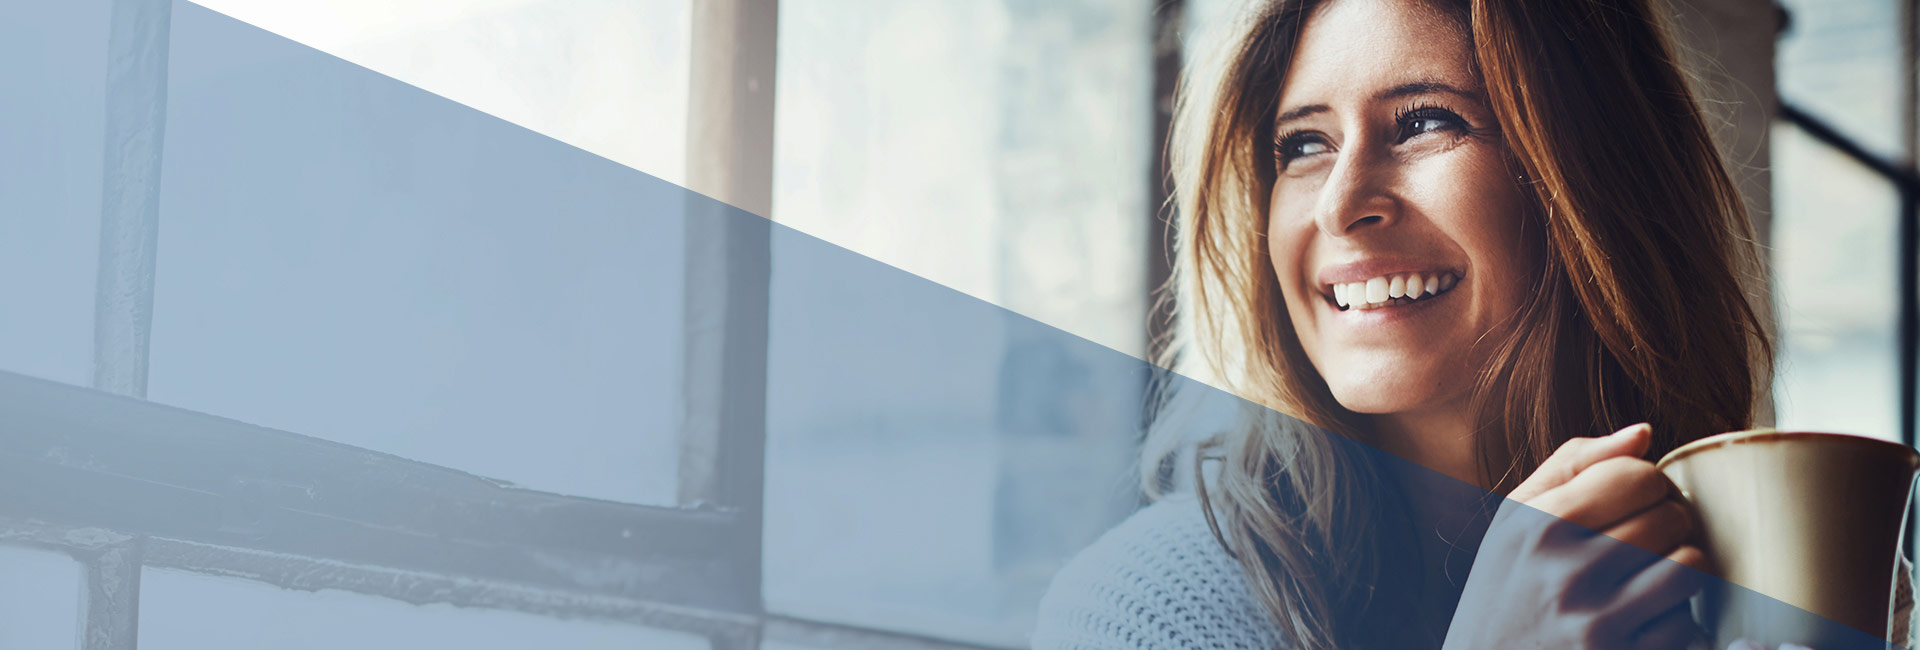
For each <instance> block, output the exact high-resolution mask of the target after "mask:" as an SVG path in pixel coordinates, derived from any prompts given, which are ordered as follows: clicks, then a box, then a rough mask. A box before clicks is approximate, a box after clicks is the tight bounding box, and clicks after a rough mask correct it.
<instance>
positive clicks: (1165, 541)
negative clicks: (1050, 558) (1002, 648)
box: [1033, 494, 1283, 650]
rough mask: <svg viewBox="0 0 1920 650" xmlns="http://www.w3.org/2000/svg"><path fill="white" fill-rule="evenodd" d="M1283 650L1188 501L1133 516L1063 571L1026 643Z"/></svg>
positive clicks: (1195, 504) (1081, 648)
mask: <svg viewBox="0 0 1920 650" xmlns="http://www.w3.org/2000/svg"><path fill="white" fill-rule="evenodd" d="M1281 647H1283V646H1282V644H1281V642H1280V637H1279V631H1278V630H1277V629H1275V627H1274V625H1273V623H1272V622H1271V620H1270V619H1269V618H1267V615H1266V611H1265V610H1263V609H1261V607H1260V603H1259V601H1257V600H1255V599H1254V596H1253V593H1252V592H1251V591H1249V590H1248V588H1247V581H1246V577H1245V574H1243V573H1241V570H1240V565H1239V563H1238V562H1235V561H1234V559H1233V557H1232V556H1229V555H1228V554H1227V551H1226V549H1225V548H1222V547H1221V546H1220V542H1219V540H1217V539H1215V538H1214V536H1213V531H1212V530H1211V529H1209V528H1208V527H1207V520H1206V516H1205V515H1204V514H1202V512H1201V510H1200V502H1199V500H1198V499H1196V498H1194V497H1193V496H1192V495H1190V494H1183V495H1177V496H1170V497H1168V498H1166V499H1163V500H1161V501H1159V502H1158V503H1155V504H1153V505H1150V506H1147V507H1146V508H1144V509H1141V510H1140V511H1139V512H1136V513H1134V514H1133V516H1132V517H1129V518H1128V519H1127V520H1126V521H1125V522H1122V523H1121V524H1120V525H1119V526H1117V527H1115V528H1114V529H1113V530H1110V531H1107V533H1106V534H1105V535H1102V536H1101V537H1100V539H1099V541H1096V542H1094V543H1093V545H1092V546H1089V547H1087V549H1086V550H1084V551H1081V552H1080V554H1079V555H1077V556H1075V557H1074V558H1073V560H1072V561H1070V562H1068V563H1067V566H1066V567H1065V568H1062V569H1061V570H1060V573H1059V574H1057V575H1055V576H1054V578H1053V584H1052V585H1051V586H1050V587H1049V588H1048V589H1047V594H1046V596H1044V597H1043V598H1041V600H1040V613H1039V621H1038V624H1037V626H1036V629H1035V630H1034V634H1033V648H1034V650H1188V649H1192V650H1199V649H1202V648H1205V649H1207V650H1216V649H1224V650H1273V649H1276V648H1281Z"/></svg>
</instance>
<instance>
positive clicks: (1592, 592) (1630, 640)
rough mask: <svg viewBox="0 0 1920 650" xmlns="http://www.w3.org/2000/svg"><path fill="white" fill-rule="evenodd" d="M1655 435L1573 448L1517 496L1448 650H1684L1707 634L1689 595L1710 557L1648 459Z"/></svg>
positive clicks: (1497, 529)
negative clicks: (1694, 542)
mask: <svg viewBox="0 0 1920 650" xmlns="http://www.w3.org/2000/svg"><path fill="white" fill-rule="evenodd" d="M1650 435H1651V429H1650V428H1649V427H1648V426H1647V425H1645V424H1637V425H1634V426H1631V427H1627V428H1625V429H1621V430H1619V431H1616V432H1614V433H1613V434H1612V435H1609V436H1605V437H1600V438H1577V439H1574V440H1569V441H1567V443H1566V444H1564V445H1561V447H1560V448H1559V449H1558V450H1556V451H1554V453H1553V455H1552V456H1551V457H1549V458H1547V460H1546V462H1545V463H1542V464H1541V466H1540V469H1539V470H1538V471H1536V472H1534V474H1533V475H1532V476H1529V477H1527V480H1526V481H1525V482H1523V483H1521V484H1520V486H1519V487H1517V488H1514V490H1513V492H1512V493H1511V494H1510V495H1508V497H1507V503H1506V504H1505V505H1504V506H1502V507H1501V508H1500V511H1499V512H1498V513H1496V514H1495V515H1494V518H1493V522H1492V524H1491V525H1490V526H1489V527H1488V529H1487V535H1486V537H1485V539H1484V540H1483V541H1482V542H1481V544H1480V550H1479V553H1478V555H1477V556H1476V558H1475V559H1474V563H1473V570H1472V572H1471V573H1470V574H1469V575H1468V577H1467V585H1466V588H1465V590H1464V591H1463V592H1462V594H1461V597H1460V606H1459V608H1458V609H1456V610H1455V612H1454V616H1453V623H1452V624H1451V625H1450V626H1449V627H1448V629H1447V640H1446V644H1445V646H1444V647H1445V648H1447V649H1448V650H1477V649H1480V648H1594V649H1606V648H1686V647H1688V646H1690V645H1692V644H1695V643H1698V642H1699V641H1700V640H1701V639H1702V638H1703V635H1702V632H1701V630H1700V628H1699V626H1698V625H1697V624H1696V623H1694V621H1693V616H1692V609H1691V607H1690V606H1689V605H1688V601H1687V599H1688V598H1689V597H1691V596H1692V595H1693V594H1694V593H1695V592H1697V591H1699V589H1700V587H1701V586H1702V585H1703V584H1704V582H1703V576H1702V575H1701V574H1700V573H1699V572H1698V571H1695V569H1701V568H1704V566H1705V560H1706V556H1705V555H1703V554H1702V553H1701V552H1700V549H1698V548H1696V547H1693V546H1689V545H1687V540H1688V538H1689V537H1690V535H1691V534H1692V532H1693V517H1692V514H1691V512H1690V511H1689V510H1688V509H1687V508H1686V507H1685V505H1684V504H1683V503H1681V502H1680V501H1679V500H1678V498H1677V491H1676V490H1675V489H1674V488H1673V485H1672V483H1669V482H1668V481H1667V478H1666V476H1664V475H1662V474H1661V473H1660V471H1659V470H1658V469H1656V468H1654V466H1653V463H1649V462H1647V461H1645V460H1642V459H1641V458H1640V457H1641V456H1642V455H1644V454H1645V453H1646V452H1647V445H1648V443H1649V439H1650ZM1520 504H1524V505H1525V506H1528V507H1520ZM1595 531H1599V532H1600V533H1604V535H1601V534H1596V533H1595ZM1622 542H1625V543H1624V544H1623V543H1622ZM1663 558H1664V559H1667V560H1672V562H1665V561H1661V560H1662V559H1663Z"/></svg>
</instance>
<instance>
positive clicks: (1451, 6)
mask: <svg viewBox="0 0 1920 650" xmlns="http://www.w3.org/2000/svg"><path fill="white" fill-rule="evenodd" d="M1667 13H1668V11H1667V9H1665V8H1664V7H1661V6H1657V5H1656V4H1655V3H1652V2H1649V1H1648V0H1616V1H1609V2H1582V3H1538V2H1522V1H1517V0H1444V1H1442V0H1435V1H1422V0H1391V1H1384V2H1359V1H1357V0H1325V1H1314V0H1297V1H1296V0H1276V1H1272V2H1262V3H1255V5H1254V6H1253V7H1252V8H1251V9H1250V11H1249V12H1248V13H1247V14H1246V15H1245V16H1244V17H1243V18H1242V21H1241V22H1240V23H1239V29H1238V32H1237V33H1236V34H1235V35H1234V37H1233V38H1231V39H1230V40H1229V41H1228V46H1229V47H1228V50H1227V51H1228V55H1227V56H1226V57H1225V60H1224V65H1223V66H1222V67H1221V69H1220V71H1219V73H1218V74H1219V75H1220V76H1219V77H1218V80H1217V82H1215V84H1214V85H1209V84H1207V83H1200V84H1190V85H1189V86H1188V88H1189V91H1190V92H1191V91H1193V90H1195V89H1199V90H1200V91H1202V92H1203V93H1204V94H1194V95H1189V96H1187V97H1185V98H1183V104H1182V112H1181V115H1180V118H1179V119H1180V121H1179V123H1178V125H1177V127H1176V138H1177V139H1178V140H1177V143H1178V144H1179V145H1180V146H1181V147H1184V148H1182V149H1178V150H1176V157H1175V161H1174V163H1175V181H1176V183H1177V186H1178V187H1177V198H1178V205H1179V207H1180V209H1181V214H1180V242H1179V259H1178V260H1177V262H1176V283H1178V285H1177V286H1179V287H1180V289H1181V291H1182V295H1181V297H1182V305H1181V308H1182V314H1181V317H1182V318H1184V319H1186V321H1187V324H1188V327H1189V330H1188V331H1190V332H1191V333H1192V336H1191V337H1189V338H1188V340H1185V341H1182V342H1181V345H1180V346H1177V353H1183V354H1185V355H1187V356H1186V357H1184V358H1186V359H1196V358H1197V359H1199V360H1201V361H1203V362H1205V363H1206V364H1207V365H1209V366H1210V367H1211V369H1212V370H1213V372H1214V374H1216V375H1217V376H1219V377H1220V378H1221V380H1222V381H1223V382H1224V383H1225V384H1226V385H1227V386H1228V387H1229V388H1231V389H1232V390H1233V392H1235V393H1236V394H1238V395H1241V396H1244V397H1246V398H1247V399H1249V400H1251V401H1253V402H1256V403H1258V404H1259V405H1260V406H1263V407H1266V409H1271V410H1265V409H1256V411H1258V413H1256V414H1254V416H1253V417H1250V418H1248V420H1247V424H1246V425H1245V426H1242V427H1240V428H1239V429H1237V430H1233V431H1229V432H1228V433H1225V434H1223V435H1221V436H1218V437H1216V438H1214V439H1212V440H1210V441H1209V442H1208V443H1207V444H1206V445H1205V446H1204V449H1205V450H1207V455H1208V456H1210V457H1212V458H1216V459H1218V460H1219V461H1220V462H1219V464H1218V467H1217V474H1216V475H1215V476H1212V477H1210V478H1208V479H1203V480H1202V481H1201V482H1200V484H1199V485H1198V490H1197V492H1198V497H1199V498H1198V499H1171V500H1167V501H1163V502H1161V503H1159V504H1156V505H1155V506H1153V507H1150V508H1148V509H1147V511H1145V512H1143V513H1141V514H1139V515H1136V516H1135V518H1134V519H1133V520H1130V521H1129V522H1128V523H1126V524H1124V525H1122V526H1121V527H1119V528H1118V529H1116V530H1115V531H1113V532H1111V533H1109V534H1108V535H1107V536H1106V537H1105V538H1103V539H1102V541H1101V542H1099V543H1098V544H1096V545H1095V546H1094V547H1092V548H1091V549H1089V550H1087V551H1086V552H1084V553H1083V554H1082V555H1081V556H1080V558H1078V559H1077V560H1076V561H1075V562H1074V564H1073V565H1071V566H1069V567H1068V569H1067V570H1065V571H1063V572H1062V573H1061V574H1060V576H1059V577H1057V578H1056V579H1055V582H1054V585H1053V589H1052V591H1051V592H1050V593H1049V596H1048V599H1047V602H1046V604H1045V605H1044V606H1043V612H1042V623H1041V628H1040V631H1039V633H1038V634H1037V635H1036V638H1035V645H1036V646H1037V647H1042V648H1095V647H1101V648H1107V647H1168V648H1182V647H1202V646H1216V645H1220V644H1221V640H1222V639H1226V640H1228V642H1227V643H1226V645H1230V646H1237V647H1275V646H1280V647H1288V648H1357V647H1407V646H1415V647H1433V646H1440V645H1445V646H1446V647H1455V648H1490V647H1515V646H1525V647H1601V648H1606V647H1635V648H1643V647H1656V648H1657V647H1684V646H1685V645H1686V644H1688V643H1691V642H1693V641H1695V640H1696V639H1697V636H1698V628H1697V627H1696V625H1695V624H1694V622H1693V621H1692V620H1691V615H1690V610H1689V608H1688V602H1687V597H1688V595H1689V594H1691V593H1692V592H1693V591H1694V590H1696V589H1697V588H1698V587H1699V582H1698V576H1699V574H1698V573H1697V572H1694V571H1690V570H1688V569H1686V567H1687V566H1700V565H1701V563H1702V555H1701V552H1700V551H1699V549H1697V548H1694V547H1693V546H1691V545H1690V544H1689V543H1688V534H1689V532H1690V530H1691V527H1692V520H1691V517H1690V515H1689V514H1688V513H1687V511H1686V510H1685V509H1684V508H1682V507H1680V506H1679V504H1678V503H1677V502H1676V501H1674V500H1673V498H1672V493H1671V488H1670V486H1669V485H1668V484H1667V482H1666V480H1665V479H1664V478H1662V477H1661V476H1660V474H1659V473H1658V471H1657V470H1655V469H1654V468H1653V465H1652V464H1651V463H1649V462H1647V461H1646V460H1645V459H1646V458H1653V457H1658V455H1659V454H1661V453H1664V452H1665V451H1667V450H1670V449H1672V448H1674V447H1677V446H1679V445H1680V444H1683V443H1685V442H1687V441H1689V440H1693V439H1697V438H1700V437H1704V436H1707V435H1711V434H1713V433H1718V432H1722V431H1729V430H1735V429H1740V428H1744V427H1746V426H1747V425H1748V424H1749V421H1750V418H1751V413H1752V411H1753V407H1754V400H1755V387H1756V386H1758V385H1761V383H1762V382H1763V381H1764V380H1765V375H1766V372H1765V370H1764V369H1765V368H1767V367H1768V366H1769V362H1770V357H1771V347H1770V345H1769V343H1768V341H1767V339H1766V336H1765V333H1764V329H1763V327H1762V325H1761V322H1760V320H1759V318H1757V317H1756V315H1755V312H1754V309H1753V307H1752V305H1751V303H1750V298H1749V296H1748V295H1747V294H1746V292H1745V290H1744V288H1743V285H1742V283H1741V278H1742V277H1743V276H1746V275H1748V274H1751V273H1752V272H1753V271H1752V270H1753V269H1756V268H1757V266H1756V265H1755V262H1754V251H1753V250H1751V246H1750V244H1749V243H1750V242H1751V240H1752V227H1751V226H1750V225H1749V223H1748V219H1747V215H1746V212H1745V209H1744V207H1743V205H1742V203H1741V201H1740V197H1739V195H1738V193H1737V192H1736V190H1735V188H1734V185H1733V183H1732V182H1731V180H1730V179H1729V177H1728V175H1727V173H1726V171H1725V169H1724V168H1723V165H1722V161H1721V159H1720V157H1719V154H1718V153H1717V151H1716V150H1715V148H1714V146H1713V142H1712V139H1711V137H1710V135H1709V132H1708V129H1707V128H1706V126H1705V123H1704V121H1703V119H1702V117H1701V113H1700V109H1699V106H1698V105H1697V103H1696V102H1695V100H1694V99H1693V95H1692V94H1691V92H1690V89H1689V88H1688V86H1687V83H1686V81H1685V78H1684V76H1683V75H1682V73H1681V71H1680V70H1679V68H1678V67H1677V64H1676V62H1675V61H1676V58H1675V55H1674V51H1673V48H1672V46H1671V45H1670V44H1669V41H1668V38H1667V36H1666V34H1665V28H1664V27H1663V25H1662V23H1663V21H1664V20H1665V17H1666V16H1667ZM1168 361H1169V363H1171V361H1172V359H1171V358H1170V359H1169V360H1168ZM1635 423H1645V424H1635ZM1623 427H1624V428H1623ZM1616 430H1617V431H1616ZM1328 432H1331V433H1333V434H1338V435H1331V436H1330V435H1326V434H1327V433H1328ZM1610 432H1611V435H1606V434H1609V433H1610ZM1595 436H1604V437H1599V438H1595ZM1345 441H1358V442H1361V443H1365V444H1366V445H1369V446H1371V448H1374V449H1379V450H1382V451H1384V452H1387V454H1390V456H1384V457H1383V456H1380V455H1377V454H1372V453H1369V452H1368V451H1366V450H1365V448H1362V447H1359V446H1357V445H1353V444H1351V443H1348V442H1345ZM1149 448H1150V449H1164V448H1165V447H1164V446H1155V445H1149ZM1383 458H1391V459H1393V461H1387V460H1382V459H1383ZM1400 460H1404V461H1411V463H1410V464H1408V463H1400V462H1398V461H1400ZM1162 461H1163V459H1162V458H1160V457H1159V454H1149V455H1148V457H1146V458H1144V459H1143V467H1144V468H1149V470H1151V469H1152V468H1157V467H1159V466H1160V464H1161V462H1162ZM1410 468H1411V469H1410ZM1435 477H1440V478H1435ZM1449 479H1451V480H1449ZM1453 486H1466V487H1467V488H1468V489H1467V490H1465V491H1464V492H1463V491H1461V490H1458V489H1452V487H1453ZM1476 492H1477V493H1478V494H1479V495H1483V496H1484V495H1487V494H1492V495H1495V496H1505V497H1506V498H1507V499H1509V500H1510V502H1511V503H1520V504H1525V505H1527V506H1531V507H1532V509H1534V510H1538V511H1541V512H1544V513H1546V514H1550V515H1555V516H1557V517H1562V518H1564V519H1565V520H1566V521H1569V522H1572V523H1574V524H1577V525H1579V526H1580V527H1582V528H1584V529H1586V530H1590V531H1599V532H1603V533H1606V535H1607V536H1608V537H1610V539H1606V538H1582V540H1581V542H1580V543H1579V544H1572V543H1571V542H1569V543H1568V544H1569V545H1566V546H1561V545H1557V544H1553V543H1543V542H1539V541H1538V539H1539V538H1538V537H1537V536H1530V535H1532V534H1531V533H1528V532H1526V526H1523V525H1521V523H1519V520H1521V519H1523V518H1524V517H1522V516H1521V515H1519V514H1516V512H1517V511H1519V510H1522V509H1517V508H1504V509H1502V510H1501V514H1499V515H1498V516H1494V515H1493V512H1492V509H1490V508H1487V507H1485V506H1486V502H1485V501H1484V499H1479V498H1475V497H1474V495H1473V494H1472V493H1476ZM1536 523H1537V522H1536ZM1616 540H1617V541H1616ZM1620 542H1625V544H1621V543H1620ZM1626 545H1631V546H1633V547H1638V548H1639V549H1642V550H1644V551H1646V552H1645V553H1642V554H1640V555H1636V556H1634V558H1635V559H1634V560H1633V561H1626V562H1622V561H1621V560H1620V558H1621V557H1622V556H1621V555H1620V554H1619V553H1618V552H1616V551H1614V550H1612V549H1611V548H1610V547H1611V546H1626ZM1476 547H1477V549H1478V556H1479V557H1482V558H1484V557H1496V558H1498V559H1497V560H1495V561H1492V562H1479V561H1475V560H1476V557H1474V556H1475V553H1473V552H1471V551H1472V550H1473V549H1475V548H1476ZM1461 549H1465V550H1467V551H1470V552H1466V553H1460V552H1458V551H1459V550H1461ZM1629 555H1632V554H1629ZM1642 556H1644V557H1642ZM1168 557H1174V558H1183V560H1182V562H1179V563H1171V562H1170V561H1169V560H1167V559H1166V558H1168ZM1662 557H1664V558H1665V559H1667V560H1671V561H1661V558H1662ZM1609 558H1610V559H1609ZM1223 567H1233V568H1234V570H1231V571H1228V570H1225V569H1223ZM1469 569H1471V572H1470V573H1469ZM1594 572H1599V573H1603V574H1605V575H1606V576H1608V577H1609V579H1610V581H1609V582H1606V584H1607V585H1608V587H1607V588H1606V589H1602V590H1599V591H1598V592H1596V590H1594V589H1592V588H1591V587H1590V586H1586V585H1585V584H1583V582H1582V580H1584V578H1583V579H1576V577H1579V576H1591V575H1595V573H1594ZM1461 575H1466V576H1468V578H1467V579H1466V580H1465V581H1464V582H1463V581H1461V580H1459V579H1458V576H1461ZM1518 594H1525V597H1516V595H1518Z"/></svg>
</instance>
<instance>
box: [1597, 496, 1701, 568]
mask: <svg viewBox="0 0 1920 650" xmlns="http://www.w3.org/2000/svg"><path fill="white" fill-rule="evenodd" d="M1693 526H1694V522H1693V512H1692V511H1691V510H1688V509H1687V505H1686V504H1685V503H1682V502H1680V501H1679V500H1676V499H1663V500H1661V501H1660V502H1659V503H1655V504H1654V505H1653V507H1650V508H1647V509H1646V510H1642V511H1640V512H1639V513H1638V514H1635V515H1633V516H1630V517H1628V518H1627V520H1626V521H1622V522H1620V523H1618V524H1614V525H1613V527H1612V528H1608V529H1606V530H1605V531H1604V532H1605V533H1606V534H1607V536H1608V537H1611V538H1613V539H1615V540H1618V541H1621V542H1625V543H1628V544H1632V545H1634V546H1636V547H1639V548H1640V549H1642V550H1645V551H1646V552H1648V553H1652V554H1654V555H1666V554H1668V553H1671V552H1673V551H1674V549H1676V548H1679V547H1680V545H1681V544H1682V543H1685V542H1686V541H1687V538H1688V537H1691V536H1692V535H1693Z"/></svg>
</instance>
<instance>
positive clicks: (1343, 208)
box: [1315, 152, 1400, 237]
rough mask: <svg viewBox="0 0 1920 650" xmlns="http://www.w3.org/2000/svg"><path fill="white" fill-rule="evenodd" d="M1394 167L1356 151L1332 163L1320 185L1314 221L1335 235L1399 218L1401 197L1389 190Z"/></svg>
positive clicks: (1354, 232) (1359, 231)
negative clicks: (1327, 174) (1391, 167)
mask: <svg viewBox="0 0 1920 650" xmlns="http://www.w3.org/2000/svg"><path fill="white" fill-rule="evenodd" d="M1392 173H1393V170H1392V169H1390V168H1389V165H1387V164H1385V162H1384V161H1381V160H1379V156H1377V155H1368V154H1365V153H1359V152H1355V153H1353V154H1350V155H1344V156H1341V158H1340V160H1339V161H1337V162H1335V163H1334V167H1333V170H1332V171H1331V172H1330V173H1329V176H1328V177H1327V180H1326V182H1325V183H1324V184H1322V185H1321V186H1320V201H1319V205H1318V206H1316V208H1317V213H1318V214H1317V216H1316V217H1315V221H1316V222H1318V224H1319V226H1320V230H1321V231H1323V232H1325V233H1327V234H1328V235H1331V236H1334V237H1350V236H1353V235H1356V234H1359V233H1361V232H1364V231H1365V230H1367V229H1369V228H1384V227H1386V226H1388V225H1391V224H1393V223H1394V222H1396V221H1399V219H1400V200H1399V198H1397V197H1395V196H1394V195H1393V192H1392V191H1391V189H1390V185H1391V176H1392Z"/></svg>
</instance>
